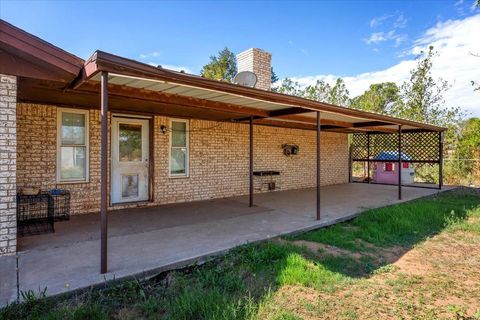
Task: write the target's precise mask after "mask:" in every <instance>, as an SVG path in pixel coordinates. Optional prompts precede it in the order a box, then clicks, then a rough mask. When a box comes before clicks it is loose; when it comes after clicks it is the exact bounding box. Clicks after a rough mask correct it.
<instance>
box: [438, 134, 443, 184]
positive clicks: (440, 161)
mask: <svg viewBox="0 0 480 320" xmlns="http://www.w3.org/2000/svg"><path fill="white" fill-rule="evenodd" d="M442 187H443V133H442V132H438V189H442Z"/></svg>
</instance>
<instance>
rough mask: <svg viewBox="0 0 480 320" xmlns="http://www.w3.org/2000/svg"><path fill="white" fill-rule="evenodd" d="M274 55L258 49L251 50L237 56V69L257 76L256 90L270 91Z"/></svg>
mask: <svg viewBox="0 0 480 320" xmlns="http://www.w3.org/2000/svg"><path fill="white" fill-rule="evenodd" d="M271 62H272V54H271V53H270V52H267V51H263V50H261V49H257V48H250V49H248V50H245V51H243V52H241V53H239V54H237V69H238V72H241V71H251V72H253V73H255V74H256V75H257V84H256V85H255V88H257V89H262V90H267V91H270V89H271V85H272V81H271V75H272V69H271V66H272V65H271Z"/></svg>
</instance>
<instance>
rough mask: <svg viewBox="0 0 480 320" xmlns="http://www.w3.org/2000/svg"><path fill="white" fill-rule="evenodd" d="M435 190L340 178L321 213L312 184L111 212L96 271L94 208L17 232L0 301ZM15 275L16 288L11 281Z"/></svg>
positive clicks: (170, 265)
mask: <svg viewBox="0 0 480 320" xmlns="http://www.w3.org/2000/svg"><path fill="white" fill-rule="evenodd" d="M437 192H439V190H434V189H420V188H412V187H404V188H403V198H402V200H398V197H397V194H396V186H386V185H369V184H354V183H350V184H342V185H334V186H327V187H323V188H322V195H324V197H323V198H322V203H321V210H322V216H321V219H320V220H316V216H315V208H316V189H315V188H310V189H298V190H289V191H279V192H273V193H264V194H258V195H256V197H255V203H256V205H255V206H254V207H248V206H247V205H246V204H248V201H249V199H248V196H242V197H234V198H225V199H216V200H208V201H199V202H191V203H183V204H172V205H164V206H158V207H150V208H136V209H124V210H119V211H117V212H115V213H112V214H111V215H110V217H109V230H110V232H109V238H108V240H109V244H110V249H109V252H108V254H109V260H110V261H111V269H109V272H108V273H106V274H104V275H101V274H99V273H98V264H99V262H100V261H99V259H100V257H99V256H98V254H97V252H98V249H99V247H100V237H99V234H98V220H99V216H98V214H89V215H83V216H75V217H72V219H71V221H69V222H63V223H62V222H60V223H57V224H56V230H55V231H56V232H55V233H54V234H44V235H39V236H33V237H25V238H22V239H21V240H20V242H19V253H18V275H17V274H16V271H15V268H16V263H17V261H16V257H15V256H11V257H3V259H1V260H0V266H1V268H0V270H1V278H2V279H7V282H6V283H2V286H1V287H0V289H1V292H0V298H1V299H0V302H1V303H2V304H4V303H5V302H6V301H7V300H10V301H14V300H15V299H16V297H17V294H18V291H17V289H18V290H20V291H26V290H34V291H37V290H38V289H39V288H40V289H43V288H47V294H48V295H55V294H60V293H64V292H67V291H70V290H75V289H82V288H88V287H91V286H95V285H101V284H104V282H105V280H112V279H119V278H128V277H135V276H138V277H145V276H149V275H154V274H157V273H159V272H162V271H166V270H172V269H175V268H179V267H182V266H187V265H191V264H193V263H198V262H201V261H204V260H205V259H207V258H209V257H212V256H215V255H218V254H221V253H224V252H225V251H227V250H229V249H231V248H233V247H235V246H238V245H241V244H245V243H249V242H255V241H262V240H266V239H269V238H272V237H276V236H280V235H285V234H291V233H296V232H302V231H307V230H311V229H316V228H320V227H325V226H328V225H332V224H335V223H338V222H341V221H344V220H348V219H352V218H353V217H355V216H357V215H358V214H359V213H361V212H363V211H364V210H366V209H369V208H377V207H382V206H386V205H390V204H395V203H399V202H402V201H409V200H412V199H415V198H419V197H423V196H429V195H432V194H435V193H437ZM17 279H18V287H17Z"/></svg>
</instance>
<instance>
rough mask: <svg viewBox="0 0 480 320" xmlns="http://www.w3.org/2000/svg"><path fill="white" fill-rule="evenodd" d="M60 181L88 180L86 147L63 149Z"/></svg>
mask: <svg viewBox="0 0 480 320" xmlns="http://www.w3.org/2000/svg"><path fill="white" fill-rule="evenodd" d="M60 149H61V150H60V152H61V157H60V159H61V163H60V168H61V169H60V179H61V180H84V179H86V147H61V148H60Z"/></svg>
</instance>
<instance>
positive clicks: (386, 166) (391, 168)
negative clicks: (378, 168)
mask: <svg viewBox="0 0 480 320" xmlns="http://www.w3.org/2000/svg"><path fill="white" fill-rule="evenodd" d="M383 171H386V172H392V171H395V166H394V164H393V163H391V162H386V163H385V164H384V165H383Z"/></svg>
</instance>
